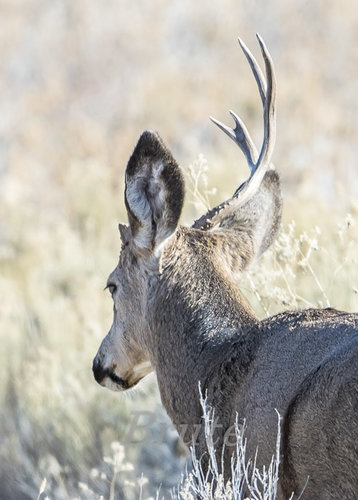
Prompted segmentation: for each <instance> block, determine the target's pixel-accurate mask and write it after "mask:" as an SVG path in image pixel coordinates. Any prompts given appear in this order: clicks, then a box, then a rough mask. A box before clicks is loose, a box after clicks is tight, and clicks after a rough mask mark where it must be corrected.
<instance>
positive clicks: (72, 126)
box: [0, 0, 358, 500]
mask: <svg viewBox="0 0 358 500" xmlns="http://www.w3.org/2000/svg"><path fill="white" fill-rule="evenodd" d="M357 8H358V7H357V6H356V5H355V4H354V3H352V2H348V1H343V4H342V2H341V3H339V4H338V3H337V2H331V1H329V2H327V1H325V2H323V0H321V1H317V2H301V1H299V0H295V1H294V2H290V3H287V4H284V5H283V4H282V2H280V1H279V0H273V1H272V2H269V3H268V4H267V5H266V4H265V5H261V4H259V3H258V2H248V1H246V0H240V1H239V2H237V1H236V2H235V1H234V0H225V1H219V0H214V1H213V2H210V3H208V2H204V1H203V0H199V1H198V2H195V5H194V4H193V2H190V1H189V0H184V1H179V0H175V1H173V2H169V3H168V2H164V0H154V1H153V2H150V3H149V2H143V1H138V2H131V3H129V2H127V1H126V0H119V1H117V0H116V1H114V0H108V1H106V3H105V6H104V4H103V2H101V1H100V0H90V1H88V0H78V1H76V2H73V1H71V0H58V1H48V0H47V1H46V0H44V1H36V0H11V1H10V0H8V1H2V2H0V14H1V15H0V41H1V43H0V71H1V78H0V91H1V113H0V131H1V141H0V297H1V300H0V339H1V345H2V349H1V351H0V380H1V382H2V383H1V387H0V398H1V399H0V407H1V414H0V497H1V498H4V499H16V500H21V499H28V498H36V496H37V495H38V491H39V488H40V485H41V483H42V481H43V478H45V477H46V479H47V483H46V486H45V487H44V492H43V493H42V497H44V496H45V495H48V496H49V497H50V498H51V499H53V498H54V499H62V498H66V499H67V498H90V496H89V495H90V494H89V492H88V491H85V492H84V490H83V488H84V486H83V485H87V487H88V488H90V489H91V490H92V491H93V495H95V496H96V498H97V497H99V496H100V495H103V496H104V498H110V496H111V492H113V491H114V493H113V495H114V498H122V497H125V498H137V497H138V490H136V489H135V488H137V486H138V485H137V486H136V487H135V488H134V489H133V488H132V487H131V486H130V485H125V484H124V482H125V480H127V479H128V477H129V476H130V475H131V474H132V479H131V480H133V481H134V482H136V480H137V479H136V478H140V475H141V472H142V470H144V471H145V472H146V474H147V475H148V479H149V483H148V484H146V485H145V486H144V489H145V494H146V495H147V494H148V495H150V494H152V495H154V494H155V493H154V492H155V491H156V488H157V486H158V484H160V483H161V482H164V486H163V489H162V491H163V494H164V493H165V492H166V490H167V489H168V488H169V487H170V486H172V485H174V484H175V482H176V477H178V476H179V472H178V471H179V470H180V468H181V467H182V459H180V458H178V457H176V456H175V454H174V452H173V451H172V441H170V439H171V438H170V439H169V437H168V439H167V441H166V443H165V444H164V445H162V447H161V448H160V449H159V448H156V449H155V450H154V449H153V450H154V451H153V456H152V458H151V462H150V460H149V459H148V456H149V451H148V449H145V447H144V446H142V447H140V446H138V445H137V446H135V445H128V446H126V450H125V451H126V455H127V458H128V460H129V461H130V462H131V463H133V464H134V467H135V470H134V471H133V472H131V473H130V472H129V471H117V472H116V475H115V480H114V479H113V477H114V476H113V473H114V472H113V471H114V469H113V464H110V463H108V462H104V461H103V457H104V456H110V454H111V453H114V452H115V450H114V451H113V450H112V448H111V445H112V446H113V444H112V443H113V442H117V441H121V439H122V438H123V435H124V433H125V430H126V428H127V424H128V419H129V415H130V412H131V411H132V409H134V408H135V409H147V408H153V409H154V410H155V411H157V412H158V419H160V418H165V417H164V416H162V414H161V413H160V410H159V408H160V404H159V400H158V393H157V388H156V385H155V382H154V379H153V378H150V379H149V380H148V381H147V382H146V384H145V385H144V387H143V389H140V390H138V392H137V393H135V394H134V395H133V396H132V397H131V396H130V397H124V396H117V395H115V394H111V393H110V392H109V391H104V390H101V389H100V388H99V387H98V386H97V385H96V384H95V383H94V381H93V377H92V373H91V362H92V358H93V356H94V354H95V352H96V350H97V347H98V345H99V342H100V340H101V339H102V338H103V336H104V334H105V333H106V329H108V327H109V326H110V323H111V304H110V301H109V299H108V296H107V295H106V294H105V293H102V289H103V287H104V284H105V281H106V278H107V275H108V274H109V272H110V271H111V269H112V268H113V267H114V266H115V264H116V258H117V257H116V256H117V254H118V252H119V248H120V244H119V237H118V234H117V230H116V226H117V222H118V220H125V214H124V207H123V201H122V198H123V194H122V189H123V170H124V167H125V164H126V160H127V158H128V156H129V154H130V152H131V149H132V147H133V145H134V142H135V140H136V138H137V137H138V135H139V133H140V132H141V130H142V129H144V128H155V129H158V130H159V131H160V132H161V134H162V136H163V138H164V139H165V140H166V142H167V143H168V145H170V147H171V149H172V150H173V153H174V154H175V156H176V157H177V158H178V160H179V161H180V162H181V163H182V165H183V167H184V168H185V167H187V168H188V172H187V173H188V177H190V175H191V176H192V173H191V174H190V171H189V165H190V164H191V163H193V162H194V160H195V158H197V157H199V156H198V155H199V152H201V151H202V152H203V153H205V158H206V159H207V163H208V165H209V167H210V169H209V171H208V172H205V168H206V164H205V161H206V160H204V159H203V157H202V158H200V159H199V160H197V161H196V164H195V165H194V170H195V169H196V171H197V170H198V169H199V170H200V169H201V170H204V172H202V173H204V174H205V175H207V179H205V176H204V177H203V176H202V175H201V176H200V178H199V179H197V180H196V181H195V180H194V183H193V184H190V183H188V187H189V186H191V189H192V192H191V191H190V189H188V196H187V204H186V209H185V213H184V219H185V220H186V221H187V222H190V221H191V220H192V219H193V218H195V217H196V216H197V215H198V214H199V210H200V206H199V205H200V204H199V205H198V203H199V201H200V203H204V204H207V203H208V202H209V203H211V204H214V203H216V202H217V201H218V200H221V199H222V198H223V197H224V196H226V195H229V194H231V192H232V191H233V186H234V185H236V184H237V183H238V182H239V181H240V179H242V178H243V176H244V175H245V167H244V163H243V161H242V160H241V156H240V155H239V154H238V152H237V151H236V149H235V148H234V147H233V145H231V144H230V143H229V142H228V141H227V140H226V138H225V137H223V136H220V134H219V133H218V132H217V131H216V130H215V128H214V127H213V126H212V125H211V124H210V123H209V121H208V120H207V116H208V115H209V114H211V115H214V116H217V117H218V118H219V119H221V120H227V121H228V123H229V119H230V118H229V117H228V118H226V117H227V116H228V115H227V114H226V110H227V109H229V108H234V109H236V110H237V111H238V112H240V114H241V115H242V116H243V117H245V119H246V120H247V122H248V124H249V126H250V128H251V129H252V130H253V135H254V136H255V137H256V138H259V137H260V134H261V132H260V131H261V111H260V104H259V97H258V93H257V89H256V88H255V85H254V81H253V78H252V76H251V75H250V72H249V69H248V68H247V67H246V66H247V65H246V61H245V59H244V57H243V56H242V55H241V54H240V52H239V49H238V47H237V44H236V41H235V39H236V36H237V35H238V34H240V36H241V37H242V38H243V39H245V40H246V42H247V43H248V45H249V46H251V47H254V52H255V53H256V54H257V50H255V41H254V33H255V32H256V31H258V32H260V33H261V34H262V35H263V37H264V38H265V40H266V42H267V45H268V46H269V47H270V50H271V52H272V54H273V57H274V60H275V63H276V69H277V77H278V85H279V122H278V143H277V149H276V154H275V164H276V165H277V167H278V168H279V170H280V172H282V177H283V187H284V195H285V201H286V203H285V207H286V212H285V215H284V226H283V231H282V233H281V236H280V238H279V240H278V242H277V243H276V245H275V246H274V247H273V248H272V249H271V250H270V251H269V252H268V253H267V254H266V255H265V256H264V257H263V259H262V260H261V261H260V263H259V264H258V265H257V266H256V267H255V268H254V269H253V270H252V272H251V273H250V275H249V276H248V277H247V278H246V279H245V282H244V283H243V289H244V290H245V292H246V294H247V295H248V296H249V297H250V300H251V301H252V303H253V305H254V307H255V309H256V310H257V312H258V314H260V315H261V316H265V315H266V314H268V313H270V314H272V313H274V312H276V311H279V310H282V309H285V308H291V307H306V306H308V305H314V306H317V305H318V306H321V305H323V306H326V305H328V304H330V305H332V306H337V307H339V308H344V309H348V310H357V309H358V307H357V306H358V294H357V289H358V272H357V265H356V264H357V261H356V259H357V257H356V255H357V252H356V249H357V238H358V236H357V224H354V222H357V205H356V201H355V198H354V195H355V193H356V192H357V185H358V182H357V179H358V176H357V175H356V168H355V166H356V162H357V158H358V148H357V136H358V112H357V111H358V109H357V107H358V101H357V99H356V87H357V81H358V70H357V68H358V64H357V60H356V58H357V53H356V51H355V47H356V46H357V43H358V30H357V29H356V26H355V19H356V14H357V12H356V10H357ZM240 161H241V163H240ZM236 165H237V173H236ZM241 167H242V168H241ZM195 182H197V184H196V185H195ZM214 188H215V189H216V192H214V191H213V190H214ZM198 193H201V195H200V194H198ZM347 214H351V215H347ZM292 219H294V220H295V221H296V222H295V225H293V224H292V223H291V220H292ZM317 228H319V229H317ZM114 446H116V445H114ZM163 450H164V451H163ZM117 451H118V450H117ZM163 453H164V455H163ZM91 470H96V471H98V474H99V475H98V476H96V477H94V476H93V474H96V473H95V472H93V473H92V476H91Z"/></svg>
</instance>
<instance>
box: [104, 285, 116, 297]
mask: <svg viewBox="0 0 358 500" xmlns="http://www.w3.org/2000/svg"><path fill="white" fill-rule="evenodd" d="M106 288H108V290H109V293H110V294H111V295H112V297H113V295H114V294H115V293H116V290H117V285H115V284H114V283H109V284H108V285H107V286H106Z"/></svg>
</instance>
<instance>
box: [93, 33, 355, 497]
mask: <svg viewBox="0 0 358 500" xmlns="http://www.w3.org/2000/svg"><path fill="white" fill-rule="evenodd" d="M259 41H260V39H259ZM261 42H262V41H260V44H261ZM262 47H264V46H263V45H261V49H262V50H263V55H264V58H265V55H266V58H267V57H268V56H267V53H266V52H265V47H264V48H262ZM266 50H267V49H266ZM245 54H246V53H245ZM265 61H266V62H267V59H265ZM250 64H251V63H250ZM270 64H271V65H272V62H271V63H270ZM253 71H254V70H253ZM254 73H255V71H254ZM266 73H267V75H268V86H270V75H269V74H268V72H267V71H266ZM262 88H264V87H262ZM264 97H265V96H264ZM264 100H265V99H263V102H264ZM267 100H270V99H269V97H267ZM264 105H266V106H269V104H264ZM265 127H266V125H265ZM234 132H235V130H234ZM245 133H247V132H245ZM245 140H246V141H247V142H248V144H250V138H249V136H248V133H247V136H246V139H245ZM239 145H240V144H239ZM241 146H242V143H241ZM241 146H240V147H241ZM270 147H271V146H270ZM242 149H243V147H242ZM268 149H270V148H268ZM271 149H272V148H271ZM254 156H255V158H254V160H255V161H256V160H257V164H255V166H254V168H261V164H260V159H258V158H259V156H260V157H262V156H264V153H263V154H261V155H258V154H257V155H254ZM265 162H266V163H267V165H266V166H265V169H266V170H265V171H264V172H263V173H262V181H260V183H259V186H258V188H257V189H256V191H255V192H254V193H253V195H252V196H251V197H250V199H248V200H245V202H244V203H243V204H241V205H240V203H239V202H238V201H237V198H239V197H240V192H241V191H242V189H245V186H243V187H240V188H239V189H238V190H237V191H236V192H235V194H234V196H233V198H232V199H231V200H229V202H225V204H223V205H222V206H219V207H217V208H216V209H213V210H212V211H211V212H210V211H209V213H208V214H206V216H205V217H204V216H203V217H204V218H203V219H202V220H200V219H199V221H197V222H196V223H194V225H193V227H185V226H182V225H180V224H179V218H180V213H181V209H182V205H183V200H184V181H183V176H182V174H181V171H180V168H179V167H178V165H177V163H176V161H175V160H174V158H173V157H172V155H171V153H170V152H169V150H168V149H167V148H166V146H165V145H164V143H163V141H162V140H161V139H160V137H159V136H158V134H157V133H154V132H150V131H146V132H144V133H143V134H142V135H141V137H140V139H139V141H138V143H137V145H136V147H135V149H134V152H133V154H132V156H131V158H130V160H129V162H128V166H127V170H126V190H125V202H126V207H127V213H128V220H129V226H124V225H121V226H120V232H121V238H122V250H121V254H120V257H119V263H118V265H117V266H116V268H115V270H114V271H113V272H112V273H111V275H110V277H109V279H108V288H109V290H110V292H111V294H112V297H113V302H114V319H113V324H112V327H111V329H110V331H109V333H108V334H107V336H106V337H105V338H104V340H103V341H102V344H101V346H100V348H99V350H98V353H97V355H96V357H95V359H94V362H93V371H94V375H95V378H96V380H97V381H98V382H99V383H100V384H101V385H103V386H105V387H107V388H109V389H113V390H117V391H123V390H126V389H128V388H130V387H133V386H134V385H136V384H137V383H138V382H139V381H140V380H141V379H142V378H143V377H144V376H145V375H146V374H147V373H150V372H151V371H152V370H154V371H155V373H156V377H157V380H158V385H159V391H160V395H161V400H162V403H163V406H164V407H165V409H166V411H167V413H168V415H169V417H170V418H171V420H172V421H173V423H174V424H175V425H176V426H177V428H178V430H182V428H183V427H182V426H183V425H184V424H187V425H188V427H187V433H186V436H185V437H186V439H187V440H188V441H190V438H191V436H192V435H193V434H194V433H195V432H196V430H197V427H196V426H197V425H198V424H202V408H201V405H200V401H199V392H198V384H199V383H200V384H201V388H202V390H203V393H205V394H207V402H208V404H209V405H210V406H211V407H212V408H213V409H214V410H215V417H216V420H217V422H219V423H220V425H221V427H220V428H217V429H216V438H217V439H218V441H217V450H218V453H219V452H220V449H221V446H222V444H223V439H224V434H225V432H226V430H227V429H228V428H230V427H231V426H232V424H233V423H234V422H235V418H236V414H238V416H239V419H240V420H241V421H243V420H246V437H247V456H251V457H253V456H254V455H255V453H256V451H257V465H258V466H259V467H260V466H262V465H265V464H266V465H268V464H269V463H270V461H271V458H272V455H273V454H274V452H275V442H276V434H277V414H276V411H275V410H277V411H278V412H279V413H280V415H281V416H282V428H281V466H280V481H279V493H278V498H279V499H287V498H289V497H290V496H291V494H292V493H294V498H298V496H299V494H300V493H301V491H302V490H303V489H304V488H305V491H304V494H303V498H305V499H325V500H330V499H332V500H333V499H334V500H336V499H340V498H342V499H343V498H344V499H356V498H358V315H357V314H349V313H345V312H340V311H336V310H334V309H322V310H320V309H309V310H306V311H291V312H283V313H281V314H278V315H276V316H272V317H270V318H267V319H265V320H262V321H259V320H258V318H257V316H256V315H255V313H254V311H253V310H252V308H251V306H250V305H249V304H248V302H247V300H246V299H245V297H244V296H243V295H242V293H241V291H240V288H239V287H240V279H241V276H242V273H243V272H245V270H246V269H247V267H248V266H249V265H250V264H252V263H254V261H255V259H256V258H258V257H259V256H260V255H261V254H262V253H263V252H264V251H265V250H266V249H267V248H268V247H269V246H270V244H271V243H272V241H273V240H274V239H275V237H276V235H277V232H278V229H279V225H280V219H281V206H282V202H281V191H280V182H279V175H278V174H277V172H276V171H274V170H272V169H271V168H270V166H269V165H270V158H269V157H267V159H266V160H265ZM254 173H255V171H254ZM240 190H241V191H240ZM218 214H220V215H218ZM213 217H215V225H214V226H211V225H210V224H211V221H212V220H213ZM195 446H196V448H197V456H203V457H205V452H206V445H205V438H204V435H203V432H200V433H199V435H198V436H197V439H196V443H195ZM231 453H232V451H231V450H230V449H229V448H228V449H227V450H226V454H225V471H226V475H227V474H228V471H230V467H231V465H230V460H231Z"/></svg>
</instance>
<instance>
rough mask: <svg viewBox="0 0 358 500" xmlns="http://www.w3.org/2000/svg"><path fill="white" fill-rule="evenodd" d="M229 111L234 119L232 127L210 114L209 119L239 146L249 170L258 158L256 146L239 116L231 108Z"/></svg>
mask: <svg viewBox="0 0 358 500" xmlns="http://www.w3.org/2000/svg"><path fill="white" fill-rule="evenodd" d="M229 113H230V114H231V116H232V117H233V119H234V120H235V128H234V129H232V128H230V127H227V126H226V125H224V124H223V123H221V122H219V120H216V118H213V117H212V116H210V120H211V121H212V122H213V123H215V125H217V126H218V127H219V128H220V129H221V130H222V131H223V132H225V134H226V135H228V136H229V137H230V139H232V140H233V141H234V142H235V144H237V145H238V146H239V148H240V149H241V151H242V152H243V153H244V155H245V157H246V159H247V162H248V164H249V167H250V170H252V169H253V168H254V167H255V162H256V161H257V158H258V152H257V149H256V146H255V144H254V143H253V140H252V139H251V137H250V134H249V131H248V130H247V128H246V126H245V124H244V122H243V121H242V120H241V118H240V117H238V116H237V114H236V113H234V112H233V111H231V110H230V111H229Z"/></svg>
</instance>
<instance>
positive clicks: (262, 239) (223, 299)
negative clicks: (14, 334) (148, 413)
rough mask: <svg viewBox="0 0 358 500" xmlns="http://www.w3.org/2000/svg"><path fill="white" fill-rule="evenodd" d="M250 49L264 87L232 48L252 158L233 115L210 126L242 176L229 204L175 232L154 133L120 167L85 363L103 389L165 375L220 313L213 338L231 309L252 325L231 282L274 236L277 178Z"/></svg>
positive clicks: (174, 170)
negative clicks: (252, 111) (116, 221)
mask: <svg viewBox="0 0 358 500" xmlns="http://www.w3.org/2000/svg"><path fill="white" fill-rule="evenodd" d="M258 41H259V44H260V49H261V52H262V55H263V59H264V62H265V69H266V79H265V77H264V76H263V74H262V72H261V70H260V68H259V66H258V64H257V62H256V61H255V59H254V57H253V56H252V54H251V53H250V51H249V50H248V49H247V48H246V46H245V45H244V44H243V42H242V41H241V40H239V42H240V45H241V48H242V50H243V52H244V54H245V56H246V57H247V59H248V61H249V64H250V66H251V68H252V71H253V74H254V77H255V79H256V82H257V85H258V88H259V92H260V96H261V100H262V103H263V120H264V139H263V144H262V147H261V150H260V152H258V151H257V149H256V147H255V145H254V143H253V141H252V139H251V137H250V135H249V132H248V130H247V129H246V127H245V125H244V123H243V122H242V121H241V120H240V118H239V117H238V116H237V115H236V114H235V113H233V112H231V115H232V116H233V118H234V120H235V128H234V129H230V128H228V127H226V126H225V125H223V124H221V123H220V122H218V121H216V120H214V119H213V121H214V123H216V124H217V125H218V126H219V127H220V128H221V129H222V130H223V131H224V132H225V133H226V134H227V135H228V136H229V137H230V138H231V139H232V140H234V141H235V143H236V144H237V145H238V146H239V147H240V149H241V150H242V152H243V153H244V155H245V156H246V159H247V162H248V165H249V168H250V176H249V178H248V179H247V181H246V182H244V183H243V184H242V185H241V186H240V187H239V188H238V189H236V191H235V193H234V194H233V196H232V197H231V198H230V199H229V200H227V201H225V202H223V203H221V204H220V205H219V206H217V207H215V208H213V209H211V210H209V211H208V212H207V213H206V214H204V215H203V216H202V217H200V219H198V220H197V221H196V222H195V223H194V224H193V226H192V227H191V228H188V227H184V226H179V218H180V213H181V210H182V206H183V200H184V180H183V176H182V174H181V171H180V168H179V166H178V165H177V163H176V161H175V160H174V158H173V156H172V155H171V153H170V152H169V151H168V149H167V148H166V146H165V145H164V143H163V141H162V140H161V138H160V137H159V135H158V134H157V133H155V132H150V131H146V132H143V134H142V135H141V137H140V139H139V141H138V143H137V145H136V147H135V149H134V151H133V154H132V156H131V157H130V159H129V162H128V165H127V169H126V185H125V205H126V208H127V214H128V222H129V225H128V226H125V225H120V226H119V229H120V234H121V239H122V249H121V254H120V257H119V263H118V265H117V267H116V268H115V270H114V271H113V272H112V273H111V275H110V276H109V278H108V283H107V287H108V289H109V291H110V293H111V295H112V298H113V303H114V318H113V324H112V327H111V329H110V331H109V333H108V335H107V336H106V337H105V339H104V340H103V342H102V344H101V346H100V348H99V350H98V353H97V355H96V357H95V359H94V362H93V371H94V376H95V378H96V380H97V381H98V382H99V383H100V384H101V385H103V386H106V387H108V388H109V389H113V390H119V391H121V390H125V389H128V388H130V387H132V386H134V385H135V384H136V383H137V382H138V381H139V380H141V379H142V378H143V377H144V376H145V375H146V374H147V373H149V372H150V371H152V369H153V368H155V369H156V370H157V372H158V370H159V369H160V367H161V366H163V364H164V365H165V364H166V363H167V364H168V367H167V368H168V369H169V370H171V369H172V367H173V363H174V364H175V363H176V361H171V362H169V358H170V355H169V354H168V352H167V351H168V349H169V350H170V349H173V350H174V349H176V348H178V349H179V348H180V347H182V345H184V344H185V345H189V343H190V342H194V337H196V338H197V337H198V335H200V334H201V333H202V335H203V336H205V335H207V332H208V331H215V329H218V328H219V327H218V325H217V321H218V316H219V315H218V313H217V311H227V313H226V314H225V315H221V316H222V319H221V325H220V328H221V331H222V328H223V325H224V326H225V325H226V328H227V329H230V315H231V311H232V310H235V311H236V312H237V311H239V313H240V315H241V316H240V318H241V322H242V323H243V324H245V323H250V322H252V321H255V316H254V314H253V312H252V311H251V308H250V307H249V306H248V304H247V303H246V301H245V300H244V298H243V297H242V296H241V294H240V292H239V291H238V289H237V283H238V282H239V280H240V276H241V273H242V272H243V271H244V270H245V269H246V268H247V266H248V265H249V264H250V263H252V262H253V261H254V260H255V258H257V257H258V256H260V255H261V254H262V252H263V251H264V250H266V248H268V246H269V245H270V244H271V242H272V241H273V239H274V238H275V236H276V233H277V230H278V227H279V222H280V216H281V194H280V186H279V177H278V174H277V173H276V172H275V171H274V170H272V169H269V167H270V163H271V156H272V151H273V147H274V142H275V97H276V84H275V76H274V69H273V63H272V60H271V57H270V55H269V53H268V51H267V48H266V47H265V44H264V42H263V41H262V39H261V38H260V37H258ZM230 304H231V305H230ZM203 311H204V312H203ZM224 316H225V317H224ZM189 331H190V332H191V334H190V341H189V340H188V339H189V337H188V338H187V337H186V339H187V340H185V339H183V337H180V335H179V333H178V332H184V333H185V335H189V334H188V332H189ZM168 332H171V333H170V334H171V335H172V336H171V340H168V337H166V335H169V334H168ZM200 332H201V333H200ZM203 332H206V333H203ZM184 333H183V335H184ZM165 338H167V340H166V341H165ZM199 343H200V342H199ZM164 345H165V348H164V347H163V346H164ZM195 350H196V347H194V346H193V345H192V349H191V351H190V352H191V354H190V355H189V357H190V356H191V357H193V363H194V364H195V360H194V358H195V355H194V352H195ZM199 350H200V349H197V351H198V352H199ZM200 352H201V351H200ZM183 356H186V357H187V356H188V354H185V353H183ZM198 356H199V354H198ZM179 358H180V356H179ZM195 359H196V358H195ZM178 363H179V364H180V363H182V364H184V360H181V361H178ZM159 365H160V366H159ZM169 365H170V366H169ZM163 390H164V389H163Z"/></svg>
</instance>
